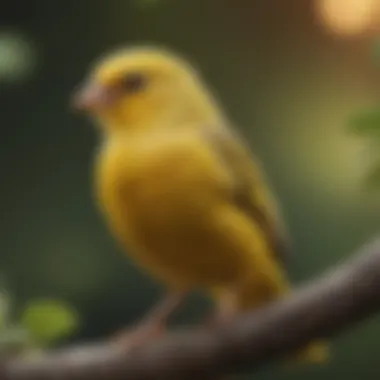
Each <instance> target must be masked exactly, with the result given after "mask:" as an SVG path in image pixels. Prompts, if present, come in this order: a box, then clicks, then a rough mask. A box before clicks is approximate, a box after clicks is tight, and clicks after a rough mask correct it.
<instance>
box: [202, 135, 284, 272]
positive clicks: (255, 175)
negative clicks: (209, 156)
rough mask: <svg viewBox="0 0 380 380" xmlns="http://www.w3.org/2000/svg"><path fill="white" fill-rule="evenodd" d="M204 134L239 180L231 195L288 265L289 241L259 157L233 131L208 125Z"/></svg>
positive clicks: (280, 259)
mask: <svg viewBox="0 0 380 380" xmlns="http://www.w3.org/2000/svg"><path fill="white" fill-rule="evenodd" d="M202 135H203V136H204V138H205V139H206V140H207V141H208V143H209V144H210V146H211V148H212V149H213V151H214V152H215V153H216V154H217V155H218V157H219V158H220V160H221V161H222V163H223V165H224V166H225V167H226V168H227V170H229V172H230V174H231V176H232V178H233V180H234V182H235V183H236V188H235V189H234V190H233V194H232V197H233V200H234V202H235V203H236V205H237V206H238V207H239V208H240V209H241V210H242V211H243V212H244V213H245V214H247V215H248V216H249V217H250V218H252V220H254V222H255V223H257V224H258V225H259V226H260V228H261V229H262V231H263V233H264V235H265V236H266V238H267V241H268V244H269V245H270V246H271V247H272V250H273V252H274V254H275V257H276V259H278V260H279V261H280V262H281V263H282V264H283V265H284V266H285V267H286V264H287V262H288V259H289V252H290V240H289V238H288V234H287V231H286V229H285V226H284V224H283V221H282V217H281V215H280V211H279V208H278V205H277V204H276V201H275V199H274V197H273V195H272V193H271V191H270V190H269V188H268V187H267V181H266V178H265V177H264V173H263V171H262V170H261V168H260V166H259V163H258V161H257V159H256V158H254V157H253V154H252V153H251V152H250V150H249V149H248V148H247V147H246V146H245V144H244V143H243V141H241V139H240V137H239V136H238V135H237V134H236V133H235V132H234V131H232V130H229V129H227V128H223V129H222V128H210V129H207V128H206V129H203V130H202Z"/></svg>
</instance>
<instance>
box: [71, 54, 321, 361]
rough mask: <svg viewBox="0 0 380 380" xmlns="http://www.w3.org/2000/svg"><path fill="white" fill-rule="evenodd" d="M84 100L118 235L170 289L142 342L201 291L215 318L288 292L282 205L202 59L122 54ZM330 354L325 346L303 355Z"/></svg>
mask: <svg viewBox="0 0 380 380" xmlns="http://www.w3.org/2000/svg"><path fill="white" fill-rule="evenodd" d="M74 103H75V106H76V107H77V108H78V109H82V110H84V111H85V112H87V113H88V114H89V115H91V117H92V118H93V119H94V122H95V123H96V124H97V125H98V127H99V130H100V131H101V135H102V142H101V146H100V149H99V152H98V154H97V156H96V159H95V170H94V172H95V173H94V177H95V180H94V182H95V186H94V187H95V193H96V198H97V200H98V203H99V205H100V209H101V212H102V213H103V215H104V217H105V219H106V221H107V224H108V226H109V228H110V230H111V231H112V233H113V235H114V236H115V238H116V239H117V240H118V241H119V243H120V244H121V246H122V247H124V249H125V250H126V251H127V252H128V253H129V254H130V256H131V257H132V258H133V259H134V260H135V262H136V263H138V264H139V265H140V266H141V267H143V268H145V269H146V270H147V271H148V272H149V273H150V274H151V275H152V276H154V277H155V278H156V279H158V280H159V281H161V282H162V283H163V284H164V285H165V286H166V288H167V290H168V291H167V294H168V295H167V297H166V298H165V299H164V300H163V301H162V302H161V303H159V304H158V305H157V307H155V308H153V310H152V312H151V313H150V314H148V315H147V316H146V318H145V320H143V321H142V322H141V324H140V325H139V326H138V327H137V328H136V330H135V334H134V336H135V338H136V339H137V341H144V340H145V339H148V337H149V336H153V335H154V334H156V333H159V331H161V329H162V327H163V326H164V325H165V322H166V321H167V319H168V317H169V316H170V315H171V314H172V313H173V311H174V310H175V309H176V308H177V307H179V305H180V304H181V302H182V301H183V300H184V298H185V296H186V295H187V294H188V292H190V291H193V290H200V291H203V292H205V293H206V294H209V295H210V296H211V297H212V298H213V299H214V300H215V303H216V310H217V311H216V313H215V321H216V322H217V323H224V322H225V321H228V320H230V319H231V318H232V317H233V316H234V315H236V314H237V313H240V312H242V311H245V310H248V309H255V308H258V307H261V306H264V305H266V304H268V303H269V302H272V301H274V300H277V299H279V298H281V297H283V296H285V295H287V294H288V293H289V292H290V290H291V285H290V281H289V279H288V276H287V273H286V272H287V271H286V265H285V262H286V256H287V252H289V245H288V243H287V240H288V239H287V233H286V232H285V228H284V225H283V222H282V217H281V215H280V214H281V213H280V210H279V206H278V204H277V202H276V199H275V197H274V195H273V194H272V192H271V191H270V189H269V186H268V185H267V180H266V178H265V176H264V173H263V170H262V168H261V165H260V163H259V161H258V159H257V158H256V157H255V156H254V155H253V153H252V152H251V151H250V150H249V148H248V146H246V144H245V142H244V141H243V139H242V138H241V137H240V136H239V135H238V133H237V131H236V130H235V129H234V128H233V125H232V123H231V122H230V121H229V119H228V117H227V116H226V115H225V114H224V113H223V110H222V107H221V106H220V104H219V102H218V100H217V99H216V97H215V96H214V95H213V94H212V93H211V91H209V90H208V88H207V86H206V85H205V84H204V81H203V79H202V78H201V75H200V73H199V71H197V70H196V69H195V68H194V67H193V65H191V64H190V63H189V62H188V61H187V60H185V59H184V58H182V57H180V56H178V55H177V54H175V53H174V52H171V51H168V50H165V49H160V48H156V47H135V48H129V49H125V50H120V51H117V52H115V53H113V54H109V55H107V56H106V57H104V58H102V59H100V60H99V61H98V62H96V63H95V65H94V67H92V69H91V70H90V74H89V76H88V77H87V79H86V80H85V82H84V84H82V85H81V87H80V89H79V90H78V91H77V92H76V94H75V98H74ZM129 338H131V336H129ZM326 355H327V346H325V344H324V343H323V342H321V343H320V342H315V343H310V345H309V346H307V347H306V348H305V349H304V350H303V351H302V355H301V356H302V357H303V359H304V360H306V361H324V360H325V359H326V357H327V356H326Z"/></svg>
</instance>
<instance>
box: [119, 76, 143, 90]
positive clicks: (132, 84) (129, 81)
mask: <svg viewBox="0 0 380 380" xmlns="http://www.w3.org/2000/svg"><path fill="white" fill-rule="evenodd" d="M145 85H146V78H145V77H144V76H143V75H142V74H139V73H132V74H128V75H127V76H126V77H125V78H124V81H123V87H124V89H125V90H126V91H128V92H129V93H135V92H138V91H140V90H142V89H143V88H144V87H145Z"/></svg>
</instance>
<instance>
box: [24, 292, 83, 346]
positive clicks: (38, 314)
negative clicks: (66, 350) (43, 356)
mask: <svg viewBox="0 0 380 380" xmlns="http://www.w3.org/2000/svg"><path fill="white" fill-rule="evenodd" d="M78 324H79V323H78V316H77V314H76V312H75V310H73V309H72V308H71V307H69V306H68V305H67V304H65V303H63V302H61V301H58V300H54V299H41V300H33V301H31V302H30V303H29V304H28V306H27V307H26V309H25V311H24V313H23V314H22V316H21V325H22V326H23V327H25V328H26V329H27V330H28V331H29V333H30V335H31V336H32V339H33V340H35V341H36V342H38V343H39V344H41V345H47V344H50V343H53V342H55V341H57V340H58V339H61V338H63V337H65V336H68V335H69V334H72V333H73V332H74V331H75V330H76V329H77V328H78Z"/></svg>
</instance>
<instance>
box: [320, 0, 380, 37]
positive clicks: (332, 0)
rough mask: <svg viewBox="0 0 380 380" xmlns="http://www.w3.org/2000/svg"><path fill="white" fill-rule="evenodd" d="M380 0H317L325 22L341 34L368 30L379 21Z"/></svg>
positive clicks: (353, 33) (352, 33)
mask: <svg viewBox="0 0 380 380" xmlns="http://www.w3.org/2000/svg"><path fill="white" fill-rule="evenodd" d="M379 5H380V0H317V7H318V12H319V15H320V17H321V18H322V21H323V23H324V24H325V25H326V26H327V27H328V28H329V29H330V30H332V31H333V32H335V33H338V34H341V35H355V34H360V33H363V32H365V31H368V30H369V29H370V28H371V27H373V26H374V24H375V23H378V21H379V19H378V17H377V16H378V11H379V8H380V7H379Z"/></svg>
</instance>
